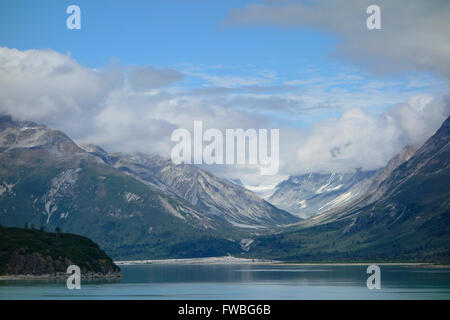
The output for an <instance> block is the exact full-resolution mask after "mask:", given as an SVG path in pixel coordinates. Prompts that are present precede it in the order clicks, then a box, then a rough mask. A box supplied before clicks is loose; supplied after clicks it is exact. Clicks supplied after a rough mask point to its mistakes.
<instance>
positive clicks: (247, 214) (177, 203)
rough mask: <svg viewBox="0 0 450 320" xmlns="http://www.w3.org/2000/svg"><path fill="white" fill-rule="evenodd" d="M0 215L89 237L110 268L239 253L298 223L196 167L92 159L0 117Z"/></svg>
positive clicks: (96, 154)
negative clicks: (254, 239)
mask: <svg viewBox="0 0 450 320" xmlns="http://www.w3.org/2000/svg"><path fill="white" fill-rule="evenodd" d="M183 173H184V174H183ZM221 194H225V195H222V196H221ZM212 197H215V198H214V199H212ZM227 197H229V198H227ZM0 208H1V209H0V223H1V224H2V225H5V226H16V227H21V226H23V225H24V224H25V223H28V224H30V225H31V224H33V225H35V226H37V227H40V226H45V227H46V229H50V230H51V229H54V228H56V227H58V228H61V229H63V230H64V231H65V232H71V233H76V234H80V235H85V236H89V237H90V238H91V239H92V240H94V241H95V242H97V243H98V244H99V245H100V246H101V247H102V248H103V249H104V250H105V251H106V252H107V253H108V254H109V255H110V256H112V257H113V258H115V259H117V258H120V259H137V258H144V257H145V258H167V257H197V256H219V255H226V254H236V253H240V252H241V251H242V248H241V244H240V241H241V240H242V239H243V238H246V237H247V236H248V235H252V234H254V233H255V232H257V230H259V229H265V228H267V227H268V226H278V225H280V224H285V223H292V222H296V221H298V218H296V217H294V216H292V215H291V214H289V213H287V212H285V211H283V210H280V209H277V208H275V207H274V206H272V205H270V204H269V203H267V202H265V201H264V200H262V199H260V198H259V197H257V196H256V195H254V194H253V193H251V192H249V191H248V190H245V189H244V188H243V187H241V186H238V185H234V184H232V183H231V182H228V181H226V180H222V179H219V178H217V177H214V176H213V175H211V174H209V173H208V172H206V171H203V170H200V169H197V168H196V167H190V166H186V165H181V166H174V165H171V163H170V162H169V161H168V160H165V159H163V158H160V157H147V156H127V155H121V154H111V155H110V154H107V153H106V152H104V150H102V149H101V148H98V147H97V148H95V150H94V149H92V147H91V149H90V150H89V152H88V151H86V150H85V149H83V148H81V147H79V146H78V145H77V144H76V143H74V142H73V141H72V140H71V139H70V138H69V137H68V136H67V135H65V134H64V133H62V132H60V131H57V130H52V129H50V128H48V127H46V126H42V125H38V124H36V123H34V122H29V121H15V120H13V119H11V118H10V117H7V116H3V117H1V118H0ZM239 222H241V225H238V224H239ZM241 226H242V227H241Z"/></svg>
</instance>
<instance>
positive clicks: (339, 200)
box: [268, 170, 377, 218]
mask: <svg viewBox="0 0 450 320" xmlns="http://www.w3.org/2000/svg"><path fill="white" fill-rule="evenodd" d="M376 175H377V171H361V170H355V171H354V172H350V173H330V174H319V173H309V174H303V175H299V176H291V177H289V179H287V180H285V181H282V182H281V183H279V184H278V185H277V187H276V189H275V192H274V193H273V194H272V196H271V197H270V198H269V199H268V201H269V202H270V203H272V204H273V205H275V206H277V207H279V208H281V209H284V210H286V211H288V212H290V213H292V214H295V215H297V216H299V217H301V218H309V217H311V216H314V215H317V214H320V213H322V212H325V211H328V210H330V209H333V208H339V207H342V206H343V205H345V204H348V203H350V202H352V201H354V200H355V199H358V198H359V197H361V196H362V195H364V194H365V193H366V192H367V191H368V190H369V188H370V187H371V185H372V183H373V181H374V178H375V176H376Z"/></svg>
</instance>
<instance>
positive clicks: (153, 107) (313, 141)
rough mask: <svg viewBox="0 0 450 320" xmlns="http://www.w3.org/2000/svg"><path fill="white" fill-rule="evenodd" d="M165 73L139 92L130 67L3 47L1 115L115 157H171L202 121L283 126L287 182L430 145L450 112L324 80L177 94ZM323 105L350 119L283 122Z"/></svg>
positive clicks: (252, 175) (237, 170)
mask: <svg viewBox="0 0 450 320" xmlns="http://www.w3.org/2000/svg"><path fill="white" fill-rule="evenodd" d="M155 70H156V71H155ZM161 70H162V69H157V68H153V67H151V68H148V67H145V68H144V69H142V70H139V72H138V73H139V76H142V79H140V80H139V81H142V83H141V84H142V85H141V86H137V87H138V88H137V87H136V83H134V85H133V84H130V82H129V78H130V77H129V72H130V70H129V69H127V68H123V67H120V66H115V67H109V68H107V69H105V70H95V69H91V68H87V67H84V66H82V65H80V64H79V63H78V62H77V61H75V60H74V59H72V58H71V57H70V56H68V55H62V54H60V53H57V52H55V51H52V50H25V51H19V50H15V49H8V48H0V113H8V114H11V115H12V116H14V117H16V118H19V119H23V120H25V119H26V120H34V121H37V122H40V123H44V124H47V125H50V126H52V127H55V128H57V129H61V130H63V131H65V132H66V133H68V134H69V135H70V136H71V137H73V138H75V139H76V140H77V141H80V142H85V143H95V144H99V145H101V146H103V147H105V148H106V149H107V150H108V151H123V152H134V151H140V152H146V153H158V154H162V155H169V153H170V149H171V147H172V145H173V144H172V143H171V142H170V135H171V133H172V131H173V130H174V129H175V128H178V127H183V128H187V129H189V130H192V125H193V122H194V120H202V121H203V123H204V128H205V129H206V128H210V127H214V128H218V129H222V130H224V129H226V128H243V129H247V128H268V129H270V128H280V144H281V145H280V165H281V167H280V175H286V174H294V173H300V172H308V171H327V172H329V171H346V170H350V169H352V168H355V167H362V168H364V169H374V168H378V167H381V166H383V165H385V163H386V162H387V161H388V160H389V159H390V158H391V157H392V156H394V155H395V154H396V153H397V152H398V151H400V149H401V148H402V147H403V146H404V145H405V144H407V143H417V144H420V143H422V142H423V141H424V139H426V138H427V137H429V136H430V135H431V134H432V133H433V132H434V130H436V129H437V128H438V127H439V126H440V124H441V123H442V121H443V120H444V119H445V117H447V116H448V113H449V111H450V110H449V105H448V103H445V101H444V99H443V98H432V97H431V96H429V95H423V94H422V95H416V96H415V97H412V98H411V99H409V101H408V102H407V103H399V101H401V100H403V101H407V100H408V99H407V97H409V95H410V93H400V94H398V93H396V92H395V91H392V92H391V91H379V90H378V88H377V87H378V86H379V84H376V85H375V86H373V85H372V86H373V87H374V88H373V89H371V91H368V92H363V91H352V90H351V89H345V88H331V89H330V88H328V87H327V84H323V83H320V82H319V83H314V84H310V85H309V86H308V87H307V88H305V89H304V90H303V91H301V92H297V91H295V90H292V88H286V87H276V86H274V87H270V86H267V87H257V86H255V87H248V86H247V85H248V83H246V82H245V83H242V85H244V86H246V87H241V88H233V90H230V88H209V89H208V90H206V91H208V92H206V91H205V90H203V91H202V90H199V89H198V87H195V88H192V89H189V88H184V90H173V88H168V87H167V88H166V87H164V85H169V86H170V85H171V84H173V83H174V81H178V79H179V77H178V75H176V76H173V77H172V75H175V73H173V74H172V73H171V72H169V73H170V74H171V75H170V76H169V77H168V76H167V73H166V71H164V72H159V71H161ZM134 71H136V69H135V70H134ZM154 71H155V72H154ZM141 73H142V74H141ZM269 74H270V73H269ZM135 76H136V75H135ZM346 77H350V79H353V80H356V81H360V80H361V79H360V78H358V77H355V75H352V74H350V75H345V74H344V75H341V76H340V77H338V78H339V79H338V78H337V79H331V81H336V82H339V81H345V78H346ZM127 78H128V80H127ZM269 78H270V77H269ZM124 79H125V80H124ZM139 81H138V82H139ZM176 89H177V88H176ZM288 89H289V90H288ZM239 90H242V91H239ZM277 90H281V91H277ZM284 90H286V91H284ZM210 91H214V94H211V93H212V92H210ZM270 91H274V92H275V91H276V93H268V92H270ZM386 102H388V103H395V104H396V105H395V106H394V107H391V108H389V109H388V110H387V111H386V112H384V113H383V114H382V115H379V116H377V115H374V114H377V113H376V112H375V113H374V112H370V111H373V110H371V109H370V108H369V106H376V105H377V104H381V103H386ZM321 105H322V106H323V109H324V110H328V111H329V110H332V109H333V108H335V109H340V110H347V111H346V112H345V113H344V114H343V115H342V116H341V117H339V118H335V119H328V120H325V121H321V122H319V123H318V124H316V125H314V126H313V127H312V128H311V130H308V131H305V130H301V129H298V128H295V127H292V125H293V123H291V124H288V125H286V124H283V123H286V122H283V120H285V119H288V120H290V119H293V120H295V121H296V120H298V119H299V118H298V117H299V116H302V115H303V114H305V113H307V112H312V113H317V112H318V110H320V109H321ZM277 115H278V116H279V115H281V119H282V120H280V119H277V117H276V116H277ZM293 115H296V116H297V118H296V117H294V116H293ZM325 115H327V117H329V114H327V113H326V112H325ZM320 116H321V117H323V114H320ZM305 121H309V120H308V118H305ZM211 169H213V171H216V172H219V173H221V174H223V175H227V176H229V177H234V178H236V177H241V178H243V181H244V182H246V181H251V182H252V183H256V182H257V181H258V179H261V177H260V176H259V171H258V169H257V168H250V167H248V166H243V167H234V166H233V167H231V166H228V167H220V168H218V167H215V168H211ZM274 179H275V178H274ZM275 180H276V179H275ZM266 182H267V180H266Z"/></svg>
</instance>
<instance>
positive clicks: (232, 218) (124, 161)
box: [88, 147, 299, 228]
mask: <svg viewBox="0 0 450 320" xmlns="http://www.w3.org/2000/svg"><path fill="white" fill-rule="evenodd" d="M90 148H91V151H93V154H96V155H98V156H99V157H100V158H101V159H103V160H104V161H105V162H106V163H108V164H110V165H112V166H114V167H115V168H117V169H120V170H122V171H123V172H126V173H128V174H130V175H132V176H134V177H137V178H139V179H140V180H141V181H143V182H145V183H148V184H150V185H152V186H155V187H157V188H159V189H161V190H162V191H164V192H167V193H171V194H174V195H177V196H178V197H180V198H182V199H184V200H186V201H188V202H189V203H190V204H192V205H193V206H194V207H195V208H197V211H198V212H201V213H202V214H203V215H205V216H206V217H208V218H209V219H214V220H217V221H223V222H226V223H229V224H231V225H233V226H235V227H243V228H261V227H273V226H277V225H283V224H289V223H293V222H297V221H298V220H299V219H298V218H296V217H295V216H293V215H291V214H289V213H288V212H286V211H283V210H280V209H278V208H276V207H274V206H273V205H271V204H270V203H268V202H266V201H265V200H263V199H261V198H260V197H259V196H258V195H256V194H255V193H253V192H251V191H249V190H247V189H246V188H244V187H243V186H240V185H237V184H235V183H233V182H231V181H230V180H227V179H222V178H219V177H217V176H215V175H213V174H211V173H210V172H208V171H205V170H203V169H201V168H199V167H197V166H195V165H186V164H181V165H175V164H173V163H172V161H171V160H170V159H167V158H163V157H160V156H148V155H145V154H134V155H126V154H119V153H114V154H107V153H105V152H102V151H101V150H99V149H92V148H93V147H90ZM88 150H89V149H88Z"/></svg>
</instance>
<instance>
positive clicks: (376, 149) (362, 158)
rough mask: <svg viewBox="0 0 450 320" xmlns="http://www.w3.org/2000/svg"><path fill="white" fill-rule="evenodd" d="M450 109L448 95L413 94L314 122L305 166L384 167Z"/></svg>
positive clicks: (304, 150)
mask: <svg viewBox="0 0 450 320" xmlns="http://www.w3.org/2000/svg"><path fill="white" fill-rule="evenodd" d="M449 113H450V105H449V103H448V101H446V100H445V98H443V97H442V98H434V99H433V98H432V97H430V96H428V95H423V96H415V97H412V98H411V99H410V100H409V102H408V103H402V104H398V105H396V106H394V107H393V108H390V109H388V110H387V111H386V112H385V113H383V114H382V115H380V116H372V115H369V114H367V113H365V112H364V111H362V110H361V109H358V108H355V109H352V110H349V111H348V112H346V113H344V114H343V115H342V117H340V118H338V119H328V120H326V121H323V122H321V123H319V124H317V125H315V126H313V127H312V129H311V131H310V133H309V135H308V137H307V138H306V139H305V141H304V142H303V143H302V146H301V147H300V148H298V151H297V156H298V162H299V170H300V171H302V172H330V171H331V172H345V171H348V170H351V169H353V168H362V169H365V170H373V169H377V168H380V167H382V166H384V165H385V164H386V162H387V161H388V160H389V159H390V158H392V157H393V156H394V155H395V154H396V153H398V152H399V150H400V149H401V148H402V147H404V146H405V145H407V144H416V145H418V146H420V145H421V144H423V143H424V142H425V140H426V139H427V138H429V137H430V136H431V135H432V134H433V133H434V132H435V131H436V130H437V129H438V128H439V127H440V125H441V124H442V122H443V121H444V120H445V118H446V117H447V116H448V114H449Z"/></svg>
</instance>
